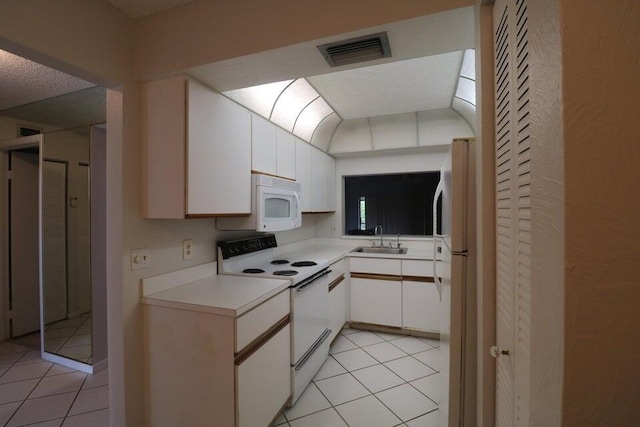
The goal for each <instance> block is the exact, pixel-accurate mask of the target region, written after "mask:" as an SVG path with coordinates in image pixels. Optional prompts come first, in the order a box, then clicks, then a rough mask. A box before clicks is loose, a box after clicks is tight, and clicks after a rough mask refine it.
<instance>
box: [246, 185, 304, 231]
mask: <svg viewBox="0 0 640 427" xmlns="http://www.w3.org/2000/svg"><path fill="white" fill-rule="evenodd" d="M256 197H257V200H256V214H257V221H256V230H257V231H269V232H271V231H283V230H292V229H294V228H297V227H300V226H301V225H302V211H301V209H300V196H299V195H298V193H297V192H296V191H293V190H287V189H282V188H274V187H266V186H263V185H258V186H257V195H256Z"/></svg>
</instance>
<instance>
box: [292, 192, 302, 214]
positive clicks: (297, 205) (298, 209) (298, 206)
mask: <svg viewBox="0 0 640 427" xmlns="http://www.w3.org/2000/svg"><path fill="white" fill-rule="evenodd" d="M293 195H294V196H295V197H296V209H297V211H296V215H295V217H296V218H298V217H299V216H300V212H301V211H302V206H301V205H300V196H298V192H297V191H296V192H294V193H293Z"/></svg>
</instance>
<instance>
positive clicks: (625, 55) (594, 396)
mask: <svg viewBox="0 0 640 427" xmlns="http://www.w3.org/2000/svg"><path fill="white" fill-rule="evenodd" d="M560 4H561V5H562V9H561V14H562V16H563V37H562V51H563V55H562V60H563V82H562V85H563V88H564V90H563V96H564V108H563V113H564V117H565V120H564V165H565V181H566V190H565V215H566V225H565V227H566V243H565V245H566V246H565V247H566V258H565V259H566V264H565V270H564V278H565V295H566V303H565V310H566V311H565V334H566V336H565V359H564V360H565V375H564V393H563V398H564V411H563V417H562V420H563V425H566V426H575V425H611V426H613V425H616V426H632V425H633V426H637V425H640V409H639V407H638V395H640V330H639V329H638V326H639V325H640V309H639V307H640V224H639V222H638V221H639V219H640V137H639V136H638V135H639V134H638V130H637V125H638V119H639V118H640V90H639V86H638V76H640V54H639V53H640V26H639V25H638V23H640V3H638V2H637V1H635V0H615V1H607V2H584V1H577V0H562V1H561V2H560Z"/></svg>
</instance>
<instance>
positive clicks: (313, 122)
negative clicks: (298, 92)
mask: <svg viewBox="0 0 640 427" xmlns="http://www.w3.org/2000/svg"><path fill="white" fill-rule="evenodd" d="M331 113H333V110H332V109H331V107H329V104H327V102H326V101H325V100H324V99H322V98H320V97H318V98H316V99H315V100H314V101H313V102H311V104H309V105H307V107H306V108H305V109H304V110H302V112H301V113H300V115H299V116H298V120H296V123H295V127H294V128H293V133H294V134H295V135H296V136H297V137H299V138H302V139H304V140H305V141H311V137H312V136H313V132H314V131H315V129H316V127H318V124H319V123H320V122H321V121H322V120H324V118H325V117H327V116H328V115H329V114H331Z"/></svg>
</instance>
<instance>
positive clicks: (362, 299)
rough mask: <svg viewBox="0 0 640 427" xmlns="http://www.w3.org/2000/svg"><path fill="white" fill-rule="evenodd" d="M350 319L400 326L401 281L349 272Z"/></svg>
mask: <svg viewBox="0 0 640 427" xmlns="http://www.w3.org/2000/svg"><path fill="white" fill-rule="evenodd" d="M351 321H352V322H363V323H372V324H375V325H385V326H396V327H401V326H402V282H401V281H400V280H399V278H398V279H394V280H378V279H368V278H359V277H355V276H354V274H353V273H352V274H351Z"/></svg>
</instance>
